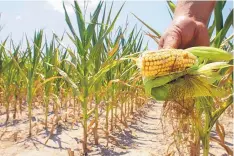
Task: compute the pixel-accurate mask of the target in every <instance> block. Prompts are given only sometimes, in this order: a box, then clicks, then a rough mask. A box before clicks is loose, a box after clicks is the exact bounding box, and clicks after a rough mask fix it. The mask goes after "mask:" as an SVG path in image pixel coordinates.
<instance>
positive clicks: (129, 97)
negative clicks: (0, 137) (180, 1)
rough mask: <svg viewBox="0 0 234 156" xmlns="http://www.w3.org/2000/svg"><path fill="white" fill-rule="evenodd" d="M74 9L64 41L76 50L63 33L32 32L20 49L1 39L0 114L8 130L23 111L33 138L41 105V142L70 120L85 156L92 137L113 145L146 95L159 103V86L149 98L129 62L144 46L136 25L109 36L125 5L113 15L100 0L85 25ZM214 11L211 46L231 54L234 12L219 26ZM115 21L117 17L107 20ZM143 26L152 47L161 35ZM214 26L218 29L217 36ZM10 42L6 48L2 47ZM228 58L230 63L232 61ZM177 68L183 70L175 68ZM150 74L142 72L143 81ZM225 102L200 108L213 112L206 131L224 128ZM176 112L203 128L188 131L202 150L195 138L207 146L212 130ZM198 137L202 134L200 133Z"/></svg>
mask: <svg viewBox="0 0 234 156" xmlns="http://www.w3.org/2000/svg"><path fill="white" fill-rule="evenodd" d="M218 5H220V6H223V5H225V1H220V2H218ZM73 6H74V12H75V16H76V23H75V22H71V19H70V17H69V14H68V12H67V9H66V7H65V5H63V7H64V15H65V22H66V24H67V26H68V28H69V31H68V32H66V33H65V34H64V35H67V36H68V37H69V39H70V41H71V42H72V43H73V48H72V47H69V46H66V45H64V43H63V42H64V41H63V40H64V35H63V36H57V35H56V34H53V38H52V39H51V40H48V39H47V38H46V35H45V34H44V32H43V30H38V31H35V34H34V38H33V40H31V39H29V38H28V37H27V36H25V38H24V40H25V42H26V45H27V46H26V48H22V44H21V43H19V44H17V43H15V42H14V41H12V40H11V39H10V38H6V39H5V40H4V41H2V42H1V43H0V115H1V116H3V115H4V116H5V117H4V119H5V123H4V126H6V127H7V126H8V125H11V124H12V123H13V124H14V122H16V121H17V120H19V116H20V115H19V114H22V113H26V114H27V116H28V136H29V137H32V136H33V135H36V132H35V122H34V120H35V118H36V117H35V112H34V111H35V110H37V109H38V108H40V109H42V110H43V116H44V119H43V121H40V124H41V125H43V128H44V130H46V131H49V132H50V134H49V136H48V137H47V138H46V139H45V144H47V142H48V140H49V139H50V137H51V135H52V134H53V131H54V130H55V129H56V128H57V126H59V122H63V123H69V124H70V125H72V126H71V127H73V126H74V125H75V124H77V123H80V124H81V125H82V131H83V138H82V145H83V153H84V154H87V153H88V144H90V141H89V139H88V138H90V137H92V138H93V140H92V141H93V143H94V144H95V145H99V144H100V142H99V134H100V133H104V134H105V138H106V140H107V145H108V142H110V141H111V140H113V137H112V132H114V131H115V130H116V129H122V128H123V127H128V122H127V121H128V119H130V118H131V117H132V115H134V112H136V111H138V110H141V108H142V107H143V106H144V105H145V104H147V101H148V100H149V99H151V97H153V98H154V99H156V100H157V95H159V94H157V92H156V90H157V88H153V87H152V85H151V86H150V87H151V88H150V90H151V89H152V90H155V94H157V95H149V94H147V93H149V91H148V90H147V89H146V83H145V82H144V80H143V79H142V72H141V71H140V70H139V69H138V66H137V65H136V62H135V60H134V59H132V58H137V57H138V56H139V54H140V52H141V51H145V50H147V48H148V47H147V45H143V40H144V34H143V33H142V31H141V30H138V29H137V27H134V28H133V29H132V30H130V32H129V30H128V33H127V29H126V28H123V27H119V28H118V29H117V31H114V27H115V26H116V21H117V20H118V17H119V15H120V13H121V10H122V8H123V7H124V5H122V7H121V8H119V11H118V12H117V13H116V14H115V15H113V14H112V7H114V5H113V3H112V6H111V8H109V9H107V7H106V4H105V3H104V2H100V3H99V4H98V5H97V7H96V9H95V10H94V11H93V14H92V15H91V17H90V21H89V22H87V21H85V15H84V14H83V12H82V11H81V10H82V9H81V8H80V6H79V4H78V2H77V1H74V5H73ZM168 7H169V8H170V9H171V10H172V11H173V10H174V8H175V5H174V4H173V3H172V2H171V1H168ZM219 8H220V7H217V8H216V10H215V11H216V14H215V18H216V20H214V22H213V24H212V25H211V26H210V28H209V33H210V36H211V46H212V47H214V48H220V49H223V50H225V51H227V52H231V51H232V48H233V44H232V43H231V41H232V38H233V35H232V36H230V37H229V36H228V37H227V36H226V33H227V31H228V30H229V28H230V27H231V25H232V23H233V21H232V19H233V10H232V11H231V13H230V14H229V16H228V18H227V19H226V21H224V24H220V23H218V22H217V21H218V18H220V17H221V15H219V14H218V13H222V10H221V11H217V9H219ZM221 8H222V7H221ZM101 10H102V11H103V12H104V13H103V14H101V13H100V12H101ZM112 16H113V17H114V18H111V17H112ZM136 18H138V19H139V21H140V22H143V21H142V20H141V19H140V16H136ZM222 21H223V20H222ZM143 24H144V25H145V26H146V27H147V28H149V30H150V31H151V32H152V34H148V36H150V37H152V39H153V40H155V41H156V42H157V40H158V39H159V37H160V33H158V32H157V31H155V30H154V29H153V28H151V27H150V26H149V25H147V24H146V23H145V22H143ZM215 29H216V32H214V30H215ZM1 31H4V28H3V29H2V30H1V29H0V34H1ZM214 33H216V34H215V37H214V36H212V35H213V34H214ZM7 44H8V45H10V46H6V45H7ZM209 55H210V54H209ZM146 60H147V59H146ZM189 61H190V62H189ZM189 61H188V62H187V63H188V64H187V65H188V66H184V67H186V68H187V67H190V66H192V64H193V63H194V57H193V56H191V58H190V60H189ZM228 61H230V62H228V63H229V64H230V65H231V64H232V60H228ZM152 65H154V64H152ZM155 65H156V64H155ZM148 66H149V67H147V69H148V70H149V69H150V68H151V64H150V63H148ZM225 67H226V66H225ZM228 67H229V68H228V69H227V70H223V71H222V72H223V73H224V74H223V75H224V76H223V77H221V78H220V79H219V81H218V82H219V84H221V86H222V87H223V88H225V89H226V92H228V93H229V92H232V82H231V81H232V74H233V72H232V71H233V68H232V66H231V67H230V66H228ZM155 68H157V67H155ZM178 70H181V68H179V67H178ZM167 72H169V69H168V70H167V69H165V71H164V73H163V74H162V75H160V76H165V73H167ZM154 74H155V73H152V72H148V71H146V72H145V75H146V76H152V75H154ZM143 75H144V73H143ZM160 85H161V84H160ZM150 92H151V91H150ZM168 92H170V91H168ZM152 94H153V93H152ZM155 97H156V98H155ZM200 100H201V103H199V104H202V100H206V99H200ZM163 101H166V102H165V104H164V107H165V109H164V110H163V111H164V113H165V116H167V117H169V118H170V119H173V116H174V115H175V114H173V113H172V109H178V107H177V106H176V105H175V103H170V101H168V100H165V99H164V100H163ZM211 101H212V100H211ZM224 101H225V100H224ZM227 101H228V103H227ZM225 102H226V103H225V104H226V105H218V104H217V103H216V104H217V105H216V106H214V107H209V108H210V110H207V109H206V110H205V114H206V115H207V114H209V113H211V114H215V113H216V114H215V115H216V116H215V118H214V119H210V120H209V122H212V123H211V124H208V125H206V127H205V128H206V130H207V129H208V130H211V128H212V127H213V125H215V124H216V127H217V128H216V129H217V130H219V131H220V129H222V126H221V125H220V124H219V123H218V118H219V116H220V115H221V114H223V113H224V111H225V110H226V109H227V108H228V107H229V106H231V105H232V103H233V102H232V97H231V98H230V97H228V99H227V100H226V101H225ZM207 103H208V102H207ZM222 106H223V107H222ZM189 109H190V107H189ZM192 109H193V108H192ZM180 111H181V109H180V110H178V111H176V113H178V114H177V115H176V116H177V117H181V119H178V120H176V123H179V122H183V121H184V123H189V124H191V125H192V126H194V127H196V126H197V127H199V128H200V129H199V130H198V131H195V132H194V133H192V134H194V137H193V139H194V140H193V141H194V142H192V143H191V144H193V145H194V146H196V147H198V148H199V149H197V151H198V150H200V140H201V141H202V142H203V143H204V142H205V141H208V143H209V141H210V140H209V139H207V137H206V136H208V135H209V134H210V133H209V132H208V133H205V132H204V133H203V132H202V130H201V129H202V128H203V127H202V126H203V123H201V124H200V125H199V124H196V121H197V120H200V119H201V118H199V117H198V116H199V115H198V116H196V115H197V114H194V116H196V119H195V117H194V116H189V117H188V116H186V115H185V114H186V113H187V112H185V114H183V113H181V112H180ZM186 111H188V110H186ZM196 111H197V112H199V111H198V110H195V111H194V112H195V113H197V112H196ZM199 113H201V114H202V113H204V112H202V111H201V112H199ZM186 117H187V118H186ZM185 118H186V119H185ZM173 120H174V119H173ZM202 120H203V118H202ZM199 122H200V121H199ZM206 122H208V119H207V120H206ZM178 125H179V124H178ZM180 126H181V125H179V126H178V127H179V128H178V129H179V130H178V129H177V130H178V132H177V133H183V131H180V130H181V129H180V128H182V127H180ZM183 126H184V125H183ZM194 127H193V128H194ZM197 127H196V128H197ZM198 133H199V134H200V135H199V134H198ZM174 134H175V133H174ZM184 134H185V133H184ZM201 134H203V135H202V136H201ZM205 134H207V135H205ZM185 135H186V134H185ZM220 135H221V133H220ZM199 136H200V137H199ZM202 139H203V140H202ZM216 141H217V140H216ZM221 141H222V138H221ZM220 144H222V142H220ZM222 145H223V146H225V145H224V144H222ZM207 146H208V145H207V142H206V143H204V149H208V147H207ZM225 148H226V150H227V152H228V153H229V154H230V153H232V151H231V149H229V148H228V147H226V146H225ZM206 152H207V151H206ZM204 155H207V154H204Z"/></svg>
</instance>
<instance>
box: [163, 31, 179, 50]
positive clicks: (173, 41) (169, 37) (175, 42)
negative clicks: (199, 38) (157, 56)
mask: <svg viewBox="0 0 234 156" xmlns="http://www.w3.org/2000/svg"><path fill="white" fill-rule="evenodd" d="M180 43H181V36H180V34H179V33H177V32H175V31H168V32H167V33H165V35H163V36H162V37H161V38H160V40H159V49H162V48H163V49H170V48H174V49H176V48H179V45H180Z"/></svg>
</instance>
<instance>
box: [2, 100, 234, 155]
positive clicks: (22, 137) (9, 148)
mask: <svg viewBox="0 0 234 156" xmlns="http://www.w3.org/2000/svg"><path fill="white" fill-rule="evenodd" d="M161 109H162V104H160V103H150V104H147V105H145V106H144V108H143V109H141V111H140V112H136V113H135V114H134V115H133V118H132V119H131V120H129V126H128V128H125V129H124V130H122V131H119V132H116V133H113V134H112V135H111V136H113V138H114V139H110V143H109V144H108V147H107V146H106V145H107V142H106V138H105V136H104V135H102V132H101V131H100V145H98V146H95V145H93V144H89V149H90V152H89V154H88V155H92V156H94V155H97V156H98V155H106V156H111V155H113V156H115V155H116V156H117V155H126V156H153V155H154V156H164V155H166V151H167V149H168V145H169V144H170V143H171V142H172V141H173V139H172V136H170V135H169V134H170V132H171V130H172V129H171V128H170V125H164V126H163V127H164V128H163V127H162V124H161V123H162V121H161V117H160V115H161ZM34 114H36V116H35V117H34V122H33V125H34V133H33V134H34V135H33V136H32V137H31V138H28V137H27V135H28V120H27V116H26V115H25V116H22V117H21V119H20V120H18V121H15V122H14V123H13V122H12V123H11V124H9V125H8V126H7V128H6V126H5V125H4V121H5V116H4V115H1V116H0V155H1V156H67V155H68V149H71V150H72V151H74V153H75V155H81V151H82V143H81V138H82V132H83V131H82V126H81V125H80V124H77V123H75V124H74V125H73V128H71V124H69V123H64V122H61V123H60V124H59V126H58V127H57V128H56V129H55V131H54V133H53V135H52V136H51V137H50V139H49V140H48V142H47V144H45V142H46V140H47V138H48V136H49V134H50V132H49V131H50V129H49V130H48V131H46V130H44V129H43V125H40V124H37V123H38V121H40V118H43V113H42V111H38V112H35V111H34ZM220 122H221V124H223V125H224V127H225V132H226V136H225V141H226V145H228V146H229V147H230V148H231V149H233V119H232V117H231V116H228V115H225V116H223V117H222V118H221V120H220ZM100 125H102V124H100ZM212 135H216V134H215V132H212ZM89 140H90V142H93V137H89ZM210 155H215V156H225V155H227V154H226V151H225V150H224V149H223V148H222V147H221V146H219V145H218V144H216V143H213V142H211V144H210Z"/></svg>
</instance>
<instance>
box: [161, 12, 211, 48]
mask: <svg viewBox="0 0 234 156" xmlns="http://www.w3.org/2000/svg"><path fill="white" fill-rule="evenodd" d="M192 46H209V34H208V30H207V28H206V25H205V24H204V23H202V22H200V21H196V20H195V19H194V18H191V17H186V16H178V17H176V18H175V19H174V20H173V22H172V24H171V25H170V26H169V28H168V29H167V30H166V32H165V33H164V34H163V36H162V37H161V38H160V41H159V49H161V48H164V49H165V48H176V49H185V48H189V47H192Z"/></svg>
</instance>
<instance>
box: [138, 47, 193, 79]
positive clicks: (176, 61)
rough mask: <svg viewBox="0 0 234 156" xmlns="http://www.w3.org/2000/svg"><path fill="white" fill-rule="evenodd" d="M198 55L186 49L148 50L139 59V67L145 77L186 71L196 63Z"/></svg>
mask: <svg viewBox="0 0 234 156" xmlns="http://www.w3.org/2000/svg"><path fill="white" fill-rule="evenodd" d="M196 60H197V57H196V56H194V55H193V54H192V53H190V52H187V51H186V50H180V49H163V50H158V51H146V52H144V53H143V55H142V56H141V57H140V58H139V59H138V63H137V64H138V67H139V68H140V69H141V72H142V75H143V76H145V77H159V76H164V75H169V74H171V73H177V72H181V71H184V70H185V69H186V68H189V67H191V66H193V65H194V64H195V62H196Z"/></svg>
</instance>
